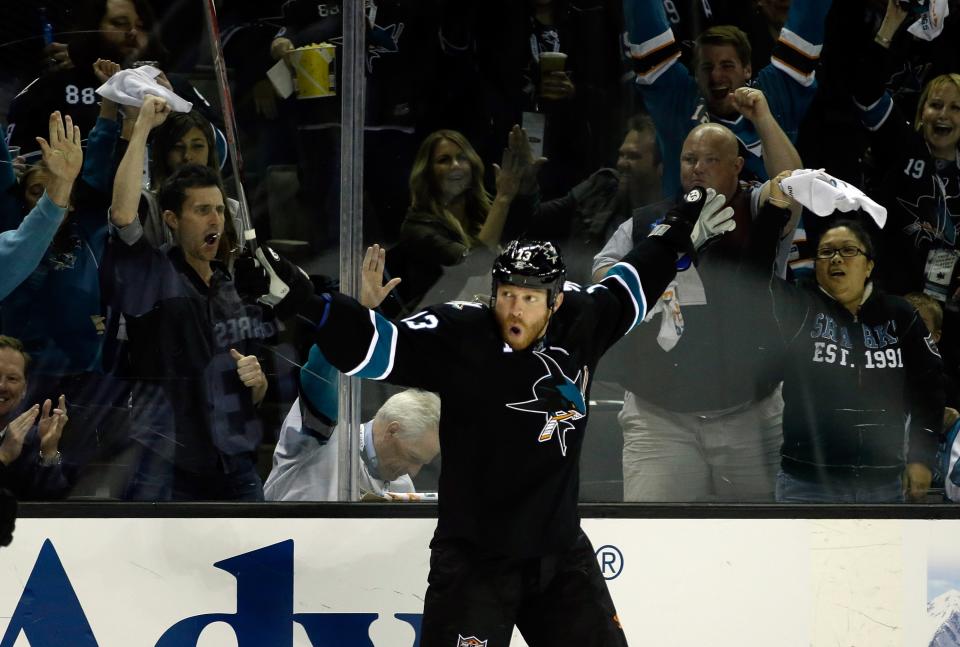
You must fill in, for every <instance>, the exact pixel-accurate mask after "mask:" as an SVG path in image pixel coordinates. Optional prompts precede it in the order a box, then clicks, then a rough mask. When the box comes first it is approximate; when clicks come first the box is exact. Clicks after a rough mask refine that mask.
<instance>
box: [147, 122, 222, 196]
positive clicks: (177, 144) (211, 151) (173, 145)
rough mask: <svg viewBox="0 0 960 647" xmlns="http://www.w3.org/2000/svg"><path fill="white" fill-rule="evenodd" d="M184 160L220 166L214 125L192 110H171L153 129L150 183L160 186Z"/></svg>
mask: <svg viewBox="0 0 960 647" xmlns="http://www.w3.org/2000/svg"><path fill="white" fill-rule="evenodd" d="M184 164H203V165H204V166H209V167H210V168H212V169H219V168H220V160H219V156H218V155H217V142H216V136H215V135H214V130H213V126H212V125H211V124H210V122H209V121H208V120H207V119H206V117H204V116H203V115H201V114H200V113H199V112H197V111H195V110H194V111H191V112H175V113H172V114H171V115H170V116H169V117H168V118H167V120H166V121H165V122H164V123H163V125H161V126H160V127H158V128H157V129H156V131H155V133H154V135H153V143H152V145H151V147H150V175H151V179H150V184H151V186H159V185H160V184H161V183H162V182H163V181H164V180H165V179H167V177H169V176H170V174H171V173H173V172H174V171H175V170H177V169H178V168H180V167H181V166H183V165H184Z"/></svg>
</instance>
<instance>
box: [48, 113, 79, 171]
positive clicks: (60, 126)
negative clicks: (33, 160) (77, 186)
mask: <svg viewBox="0 0 960 647" xmlns="http://www.w3.org/2000/svg"><path fill="white" fill-rule="evenodd" d="M48 125H49V135H50V141H47V140H46V139H44V138H43V137H37V143H38V144H40V150H41V151H42V152H43V162H44V164H46V166H47V171H48V172H49V173H50V174H51V175H53V176H54V177H56V178H58V179H60V180H63V181H66V182H73V181H74V180H75V179H76V177H77V175H79V174H80V169H81V168H82V167H83V149H82V148H81V147H80V128H79V127H78V126H74V125H73V119H71V118H70V115H67V116H66V117H64V118H63V119H61V118H60V111H59V110H57V111H55V112H53V113H52V114H51V115H50V121H49V124H48Z"/></svg>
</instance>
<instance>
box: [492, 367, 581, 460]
mask: <svg viewBox="0 0 960 647" xmlns="http://www.w3.org/2000/svg"><path fill="white" fill-rule="evenodd" d="M533 354H534V355H536V356H537V358H538V359H539V360H540V361H541V362H543V365H544V367H545V368H546V369H547V374H546V375H544V376H543V377H541V378H539V379H538V380H537V381H536V382H534V383H533V399H531V400H526V401H524V402H513V403H510V404H507V407H509V408H510V409H514V410H515V411H525V412H527V413H537V414H540V415H542V416H543V417H544V423H543V428H542V429H541V430H540V434H539V435H538V437H537V441H538V442H541V443H545V442H547V441H549V440H551V439H552V438H553V436H554V434H556V436H557V440H558V441H559V442H560V454H561V455H562V456H566V455H567V432H568V431H571V430H573V429H575V428H576V427H575V426H574V424H573V422H574V421H576V420H580V419H581V418H583V417H584V416H586V415H587V405H586V401H585V400H584V397H583V388H584V385H585V384H586V382H587V380H586V374H587V372H586V369H584V370H583V371H582V372H580V373H578V374H577V376H576V377H575V378H574V380H576V382H580V386H577V384H576V382H575V381H574V380H571V379H570V378H569V377H567V376H566V375H564V373H563V371H562V370H561V369H560V366H559V365H558V364H557V362H556V360H554V359H553V358H552V357H550V356H549V355H547V354H545V353H541V352H538V351H534V352H533ZM581 378H582V379H581Z"/></svg>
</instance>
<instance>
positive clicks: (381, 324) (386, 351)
mask: <svg viewBox="0 0 960 647" xmlns="http://www.w3.org/2000/svg"><path fill="white" fill-rule="evenodd" d="M370 320H371V323H373V336H372V337H371V339H370V347H369V348H368V349H367V356H366V357H365V358H364V359H363V361H362V362H360V364H359V365H358V366H356V367H355V368H354V369H353V370H351V371H348V372H347V373H346V374H347V375H355V376H356V377H363V378H367V379H371V380H382V379H383V378H385V377H387V376H388V375H390V372H391V371H392V370H393V359H394V356H395V354H396V352H397V328H396V326H394V325H393V324H392V323H390V322H389V321H388V320H387V319H384V318H383V317H381V316H380V315H378V314H377V313H376V312H374V311H373V310H371V311H370Z"/></svg>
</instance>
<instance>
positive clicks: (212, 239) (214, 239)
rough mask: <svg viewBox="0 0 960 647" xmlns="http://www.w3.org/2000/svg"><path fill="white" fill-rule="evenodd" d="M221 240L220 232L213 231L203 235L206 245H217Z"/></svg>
mask: <svg viewBox="0 0 960 647" xmlns="http://www.w3.org/2000/svg"><path fill="white" fill-rule="evenodd" d="M219 241H220V234H218V233H216V232H213V233H210V234H207V235H206V236H204V237H203V244H204V245H210V246H213V245H216V244H217V243H218V242H219Z"/></svg>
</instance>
